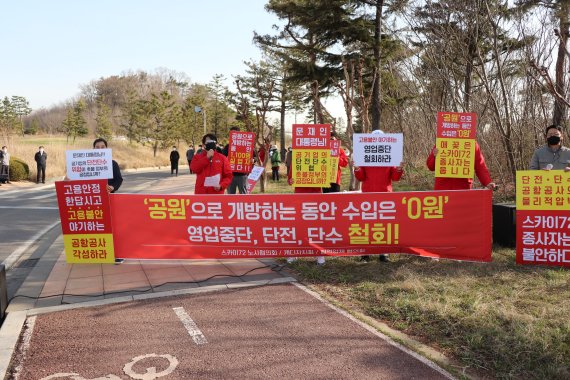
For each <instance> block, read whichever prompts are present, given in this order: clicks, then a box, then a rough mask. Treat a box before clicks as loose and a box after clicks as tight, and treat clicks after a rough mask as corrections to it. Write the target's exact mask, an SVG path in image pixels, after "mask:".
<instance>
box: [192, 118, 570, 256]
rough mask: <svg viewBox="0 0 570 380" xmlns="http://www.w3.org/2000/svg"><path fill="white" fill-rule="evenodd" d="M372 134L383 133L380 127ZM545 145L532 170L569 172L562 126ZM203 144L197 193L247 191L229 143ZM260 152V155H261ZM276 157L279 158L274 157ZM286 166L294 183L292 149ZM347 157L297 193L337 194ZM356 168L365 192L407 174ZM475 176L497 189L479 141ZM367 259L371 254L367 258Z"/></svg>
mask: <svg viewBox="0 0 570 380" xmlns="http://www.w3.org/2000/svg"><path fill="white" fill-rule="evenodd" d="M230 131H239V128H238V127H232V128H231V130H230ZM372 133H378V134H382V133H383V132H382V131H381V130H375V131H373V132H372ZM330 138H331V140H338V139H339V136H338V135H337V134H336V133H335V132H331V137H330ZM545 139H546V144H545V145H544V146H542V147H540V148H539V149H537V150H536V151H535V153H534V155H533V157H532V160H531V163H530V165H529V169H531V170H539V169H540V170H552V169H554V170H564V171H570V149H568V148H566V147H564V146H563V145H562V140H563V137H562V129H561V127H560V126H556V125H551V126H549V127H547V128H546V130H545ZM201 147H203V149H202V151H201V152H196V154H192V157H190V156H187V158H188V161H189V165H190V170H191V172H192V173H195V174H196V187H195V194H223V193H224V192H225V191H226V190H227V193H228V194H236V193H237V191H238V190H239V192H240V193H241V194H246V189H245V185H246V180H247V174H246V173H236V172H234V173H232V170H231V167H230V162H229V160H228V158H227V155H228V146H227V145H226V147H225V148H224V150H223V151H222V152H219V151H218V150H216V147H217V138H216V136H215V135H214V134H211V133H208V134H206V135H204V137H203V138H202V145H201ZM260 155H261V154H260ZM437 155H438V149H437V147H436V146H434V147H433V148H432V150H431V152H430V154H429V156H428V158H427V161H426V165H427V167H428V169H429V170H430V171H435V167H436V157H437ZM270 157H271V164H272V179H273V180H277V181H278V180H279V174H278V173H277V174H276V173H275V171H277V172H278V170H279V163H280V160H279V158H278V150H277V147H276V146H271V149H270ZM273 157H276V158H275V159H274V158H273ZM285 162H286V165H287V180H288V183H289V185H292V186H295V183H294V179H293V177H292V170H291V150H290V149H289V150H288V152H287V157H286V159H285ZM348 163H349V161H348V156H347V154H346V153H345V151H344V149H342V148H340V151H339V162H338V170H337V176H336V179H335V182H332V183H330V186H329V187H325V188H320V187H295V193H335V192H339V191H340V190H341V188H340V184H341V169H342V168H344V167H346V166H347V165H348ZM353 167H354V176H355V177H356V179H358V180H359V181H360V182H361V190H362V192H364V193H371V192H391V191H392V182H393V181H399V180H400V179H401V178H402V176H403V174H404V162H402V163H400V165H399V166H367V167H358V166H353ZM474 167H475V175H476V176H477V178H478V179H479V181H480V182H481V185H482V186H484V187H485V188H487V189H490V190H494V189H496V188H497V186H496V184H495V183H494V182H493V181H492V179H491V176H490V174H489V170H488V168H487V165H486V164H485V159H484V157H483V154H482V153H481V148H480V146H479V144H477V143H475V157H474ZM212 177H216V179H217V181H215V182H213V183H212V182H209V183H206V181H207V180H208V178H212ZM472 186H473V179H472V178H442V177H436V178H435V184H434V190H469V189H471V188H472ZM363 259H364V260H367V259H368V257H366V256H365V257H364V258H363ZM379 260H380V261H388V258H387V256H386V255H379ZM324 262H325V258H324V257H322V256H321V257H318V258H317V264H323V263H324Z"/></svg>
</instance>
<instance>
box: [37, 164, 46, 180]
mask: <svg viewBox="0 0 570 380" xmlns="http://www.w3.org/2000/svg"><path fill="white" fill-rule="evenodd" d="M40 176H41V178H42V183H46V166H45V165H38V175H37V176H36V183H40Z"/></svg>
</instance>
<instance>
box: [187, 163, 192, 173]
mask: <svg viewBox="0 0 570 380" xmlns="http://www.w3.org/2000/svg"><path fill="white" fill-rule="evenodd" d="M191 163H192V161H188V169H189V170H190V174H192V169H191V168H190V164H191Z"/></svg>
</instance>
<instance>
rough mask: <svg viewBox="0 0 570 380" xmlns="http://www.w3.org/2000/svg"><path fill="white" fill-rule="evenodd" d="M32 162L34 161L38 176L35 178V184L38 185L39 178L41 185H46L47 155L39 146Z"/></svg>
mask: <svg viewBox="0 0 570 380" xmlns="http://www.w3.org/2000/svg"><path fill="white" fill-rule="evenodd" d="M34 160H35V161H36V168H37V173H38V175H37V176H36V183H40V178H41V180H42V183H46V161H47V153H46V152H45V151H44V147H43V146H40V147H39V148H38V151H37V152H36V155H35V156H34Z"/></svg>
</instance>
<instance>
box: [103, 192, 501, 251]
mask: <svg viewBox="0 0 570 380" xmlns="http://www.w3.org/2000/svg"><path fill="white" fill-rule="evenodd" d="M114 199H115V200H116V201H114V202H113V203H112V205H111V207H112V212H113V216H114V217H113V231H114V233H115V248H116V250H117V255H118V256H119V257H124V258H133V259H135V258H136V259H204V258H228V257H231V258H253V257H256V258H258V257H290V256H308V257H311V256H319V255H328V256H343V255H366V254H379V253H398V252H401V253H409V254H414V255H420V256H429V257H442V258H450V259H456V260H470V261H491V192H490V191H484V190H481V191H478V190H471V191H440V192H401V193H366V194H359V193H339V194H335V196H334V197H325V196H322V195H320V194H275V195H256V196H255V197H252V196H248V195H235V196H232V197H231V199H230V197H228V196H225V195H209V196H197V195H188V196H185V195H139V194H116V195H114Z"/></svg>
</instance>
